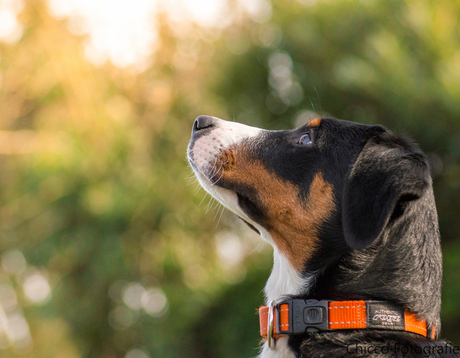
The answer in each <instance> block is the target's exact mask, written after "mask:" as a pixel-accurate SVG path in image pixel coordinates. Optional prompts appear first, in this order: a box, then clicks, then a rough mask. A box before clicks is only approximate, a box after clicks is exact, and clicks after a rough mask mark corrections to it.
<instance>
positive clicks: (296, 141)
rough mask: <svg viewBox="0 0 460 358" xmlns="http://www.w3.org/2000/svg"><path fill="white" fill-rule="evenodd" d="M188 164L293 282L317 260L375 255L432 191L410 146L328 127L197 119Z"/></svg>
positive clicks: (386, 135) (353, 128)
mask: <svg viewBox="0 0 460 358" xmlns="http://www.w3.org/2000/svg"><path fill="white" fill-rule="evenodd" d="M188 158H189V161H190V163H191V166H192V168H193V170H194V172H195V174H196V176H197V177H198V180H199V182H200V184H201V185H202V186H203V188H204V189H205V190H206V191H208V192H209V193H210V194H211V195H212V196H213V197H215V198H216V199H217V200H218V201H219V202H221V203H222V204H223V205H224V206H225V207H227V208H228V209H230V210H231V211H233V212H234V213H235V214H236V215H238V216H239V217H240V218H241V219H243V220H244V221H245V222H246V223H247V224H248V225H249V226H251V227H252V228H253V229H255V230H256V231H258V232H259V233H260V234H261V236H262V237H263V238H264V239H266V240H267V241H269V242H270V243H271V244H272V245H274V246H275V247H276V248H277V250H278V251H279V252H281V253H283V254H284V255H285V256H286V257H287V259H288V260H289V262H290V263H291V265H292V266H293V267H294V268H295V269H296V270H297V271H299V272H302V271H303V270H305V269H306V267H307V266H308V264H309V263H311V261H312V259H313V258H314V256H315V252H316V251H317V250H320V249H322V250H323V251H324V249H325V248H328V247H330V248H331V249H332V248H333V249H334V251H346V250H349V249H363V248H366V247H368V246H369V245H371V244H372V243H373V242H374V241H375V240H376V239H377V238H379V237H380V236H381V234H382V232H383V231H384V229H385V228H386V227H387V226H388V225H389V224H391V222H393V221H395V220H397V219H398V218H399V217H401V216H402V214H403V213H404V210H405V208H406V207H407V205H408V203H410V202H411V201H414V200H416V199H418V198H420V197H421V196H422V195H423V193H424V191H425V190H426V188H427V186H428V185H429V183H430V177H429V169H428V165H427V163H426V161H425V159H424V156H423V154H422V153H421V152H420V151H419V150H418V149H417V147H416V146H414V145H413V144H412V143H410V142H409V141H407V140H404V139H401V138H399V137H396V136H395V135H393V134H392V133H391V132H389V131H388V130H386V129H385V128H384V127H382V126H368V125H362V124H357V123H352V122H347V121H340V120H337V119H331V118H322V119H313V120H312V121H310V122H309V123H307V124H306V125H304V126H302V127H300V128H297V129H294V130H285V131H269V130H262V129H258V128H253V127H249V126H245V125H242V124H239V123H235V122H227V121H223V120H220V119H217V118H214V117H208V116H200V117H198V118H197V119H196V121H195V123H194V125H193V132H192V139H191V142H190V145H189V148H188ZM325 238H327V240H328V242H326V241H325V240H326V239H325Z"/></svg>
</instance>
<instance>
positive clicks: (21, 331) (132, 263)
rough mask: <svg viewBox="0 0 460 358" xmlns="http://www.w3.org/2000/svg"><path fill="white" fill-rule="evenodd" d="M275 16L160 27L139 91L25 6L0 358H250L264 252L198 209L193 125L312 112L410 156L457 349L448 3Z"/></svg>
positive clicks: (216, 212)
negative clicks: (206, 118) (423, 166)
mask: <svg viewBox="0 0 460 358" xmlns="http://www.w3.org/2000/svg"><path fill="white" fill-rule="evenodd" d="M302 2H303V3H302ZM271 6H272V16H271V18H270V20H269V21H266V22H262V23H261V22H257V21H254V20H251V18H250V17H248V16H244V15H241V14H240V16H238V17H235V21H234V23H233V24H232V25H231V26H229V27H227V28H224V29H221V30H219V31H220V33H218V36H216V35H215V34H213V36H210V33H211V32H213V31H217V30H213V29H207V28H202V27H200V26H198V25H196V24H193V23H189V24H184V28H183V29H182V31H177V29H174V24H172V23H171V22H170V21H169V19H168V17H167V16H166V15H165V14H159V15H158V24H159V25H158V26H159V33H160V38H161V45H160V47H159V49H157V50H156V52H155V55H154V56H155V60H154V61H152V64H151V65H150V66H149V67H148V68H147V69H146V70H145V71H143V72H142V73H132V72H130V71H128V70H123V69H118V68H115V67H114V66H111V65H110V64H106V65H103V66H101V67H95V66H93V65H91V64H90V63H88V62H87V60H86V59H85V57H84V55H83V51H82V44H83V42H84V38H82V37H77V36H74V35H72V34H71V33H70V32H69V31H68V30H67V24H66V22H65V21H63V20H56V19H55V18H53V17H52V16H50V15H49V13H48V10H47V6H46V3H45V2H43V1H40V0H34V1H28V2H26V3H25V7H24V9H23V11H22V12H21V14H20V15H19V19H20V21H21V23H22V24H23V26H24V33H23V36H22V38H21V39H20V40H19V42H18V43H16V44H14V45H11V44H6V43H0V54H1V60H0V78H1V81H0V83H1V85H0V118H1V122H0V153H1V154H0V168H1V173H2V175H1V176H0V203H1V204H0V218H1V220H0V255H1V259H2V267H1V268H0V322H2V325H3V327H9V328H8V329H6V328H3V330H2V328H0V354H1V356H2V357H6V358H13V357H56V358H58V357H59V358H74V357H126V358H145V357H165V358H167V357H179V356H187V357H248V356H255V355H256V354H257V347H258V318H257V316H256V315H255V308H256V307H257V306H258V305H259V304H261V303H262V293H261V290H262V289H263V286H264V282H265V280H266V279H267V277H268V274H269V271H270V267H271V252H270V249H269V248H267V247H261V246H260V243H259V238H257V237H256V236H255V234H253V233H251V232H249V231H248V230H247V229H246V228H245V227H243V226H242V225H241V224H240V223H238V222H237V221H236V220H235V218H234V217H233V216H232V215H230V214H228V213H227V212H223V209H221V208H218V207H217V206H216V205H215V204H214V203H213V202H212V201H211V202H209V204H207V202H208V199H206V198H203V195H204V193H203V192H202V191H198V193H199V194H197V187H198V186H197V184H193V179H192V178H191V171H190V170H189V169H188V166H187V163H186V160H185V152H186V147H187V144H188V140H189V136H190V129H191V125H192V122H193V119H194V118H195V117H196V116H197V115H200V114H211V115H215V116H217V117H221V118H226V119H229V120H233V119H235V120H237V121H241V122H244V123H247V124H250V125H257V126H262V127H266V128H272V129H277V128H291V127H293V126H294V125H296V124H300V123H303V122H306V121H307V120H308V119H309V118H311V116H312V112H317V113H321V114H330V115H333V116H335V117H338V118H343V119H348V120H353V121H358V122H363V123H380V124H383V125H386V126H388V127H389V128H391V129H393V130H395V131H396V132H400V133H405V134H410V135H411V136H413V137H414V138H415V139H416V140H417V141H418V142H419V143H420V145H421V147H422V149H424V151H425V152H426V153H427V154H428V157H429V159H430V163H431V165H432V171H433V177H434V185H435V194H436V198H437V205H438V211H439V216H440V224H441V234H442V239H443V247H444V252H445V254H444V259H445V260H444V261H445V262H444V270H445V274H444V285H443V308H442V320H443V337H445V338H447V339H450V340H452V341H454V342H460V328H459V325H458V322H459V319H460V306H459V304H458V301H457V298H458V297H459V295H460V285H459V282H460V278H459V276H458V270H459V257H460V247H459V242H460V238H459V236H458V235H459V234H458V233H459V232H460V224H459V221H458V220H457V219H458V217H459V214H460V207H459V205H458V204H459V203H460V119H459V118H460V2H457V1H451V0H436V1H433V0H405V1H396V0H386V1H373V0H361V1H357V0H337V1H319V0H318V1H308V0H303V1H294V0H289V1H287V0H276V1H275V0H273V1H272V3H271ZM210 38H211V40H210ZM184 48H186V51H185V50H184ZM190 182H191V183H192V184H190ZM203 201H204V203H203ZM206 204H207V205H206ZM221 210H222V211H221ZM2 325H0V327H2Z"/></svg>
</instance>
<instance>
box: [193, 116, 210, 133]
mask: <svg viewBox="0 0 460 358" xmlns="http://www.w3.org/2000/svg"><path fill="white" fill-rule="evenodd" d="M215 123H216V120H215V118H214V117H210V116H199V117H198V118H197V119H195V123H193V129H192V134H193V133H195V132H198V131H200V130H202V129H206V128H211V127H214V125H215Z"/></svg>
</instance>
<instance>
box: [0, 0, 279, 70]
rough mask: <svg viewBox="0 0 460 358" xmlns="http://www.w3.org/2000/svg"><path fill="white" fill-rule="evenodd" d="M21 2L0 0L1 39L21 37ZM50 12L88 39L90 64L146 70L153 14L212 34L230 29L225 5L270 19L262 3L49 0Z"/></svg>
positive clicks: (258, 0)
mask: <svg viewBox="0 0 460 358" xmlns="http://www.w3.org/2000/svg"><path fill="white" fill-rule="evenodd" d="M23 1H24V0H0V39H2V40H3V41H6V42H10V43H14V42H16V41H18V40H19V39H20V38H21V35H22V27H21V25H20V24H19V22H18V21H17V14H18V13H19V12H20V11H21V10H22V8H23ZM47 2H48V7H49V11H50V13H51V14H52V15H53V16H55V17H56V18H59V19H65V20H66V21H67V22H68V27H69V30H70V31H71V32H72V33H73V34H75V35H89V36H88V37H87V39H86V42H85V55H86V57H87V58H88V60H90V61H91V62H92V63H94V64H96V65H101V64H103V63H105V62H106V61H110V62H112V63H113V64H114V65H115V66H117V67H129V66H130V67H134V68H137V69H138V70H142V69H143V68H146V67H147V66H148V61H149V60H150V59H151V54H152V52H154V51H155V49H156V48H157V47H158V41H159V38H158V35H157V32H156V31H157V29H156V16H157V15H158V14H159V13H166V14H167V15H168V18H169V20H170V21H172V22H173V23H174V24H175V25H177V26H176V28H177V29H178V31H181V30H184V24H187V23H191V22H195V23H198V24H200V26H204V27H207V28H210V29H214V30H215V31H216V32H218V31H219V29H222V28H224V27H227V26H229V25H231V23H232V22H233V20H234V19H233V18H232V16H234V15H230V14H235V13H236V14H237V13H238V11H237V12H230V11H228V7H229V6H231V7H232V8H233V9H235V8H236V9H238V10H240V12H246V13H247V14H248V15H249V16H250V17H251V18H252V19H253V20H254V21H256V22H259V23H263V22H266V21H268V20H269V19H270V17H271V13H272V8H271V4H270V2H269V1H267V0H234V1H229V0H130V1H121V0H117V1H113V0H48V1H47Z"/></svg>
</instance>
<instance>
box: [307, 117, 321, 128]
mask: <svg viewBox="0 0 460 358" xmlns="http://www.w3.org/2000/svg"><path fill="white" fill-rule="evenodd" d="M320 125H321V118H315V119H312V120H311V121H310V122H308V124H307V126H309V127H319V126H320Z"/></svg>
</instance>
